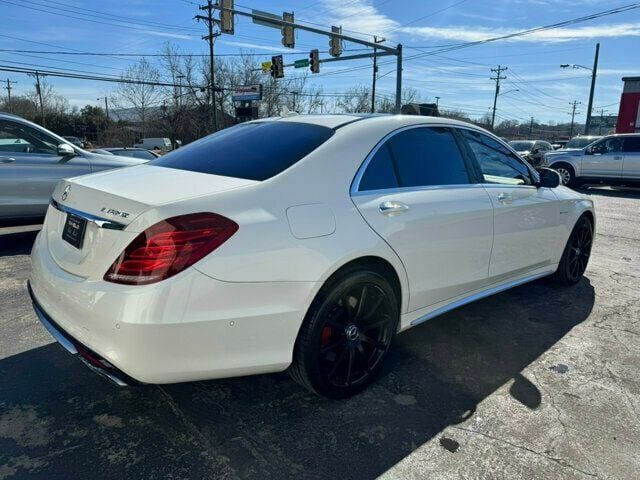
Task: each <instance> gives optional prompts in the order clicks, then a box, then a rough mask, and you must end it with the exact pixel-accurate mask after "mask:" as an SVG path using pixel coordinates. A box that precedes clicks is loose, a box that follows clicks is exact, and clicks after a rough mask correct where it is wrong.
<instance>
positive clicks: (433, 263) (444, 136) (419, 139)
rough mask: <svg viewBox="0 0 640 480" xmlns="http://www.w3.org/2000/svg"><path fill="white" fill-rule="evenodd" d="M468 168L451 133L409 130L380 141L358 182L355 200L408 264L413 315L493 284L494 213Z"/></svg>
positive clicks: (370, 221) (365, 217)
mask: <svg viewBox="0 0 640 480" xmlns="http://www.w3.org/2000/svg"><path fill="white" fill-rule="evenodd" d="M468 167H469V166H468V163H467V159H465V158H464V157H463V155H462V154H461V151H460V149H459V147H458V144H457V141H456V139H455V137H454V136H453V134H452V132H451V130H450V129H448V128H442V127H425V126H418V127H408V128H404V129H400V130H398V131H396V132H393V133H392V134H391V135H390V136H389V137H387V138H386V139H385V140H384V141H383V142H381V143H380V144H379V145H378V146H377V148H376V149H374V151H373V152H372V153H371V154H370V156H369V158H368V159H367V160H366V161H365V163H364V164H363V167H362V168H361V170H360V172H359V173H358V176H357V177H356V179H355V181H354V184H353V188H352V199H353V202H354V203H355V205H356V206H357V207H358V209H359V211H360V213H361V214H362V216H363V217H364V219H365V220H366V221H367V223H368V224H369V225H370V226H371V228H373V230H375V231H376V232H377V233H378V234H379V235H380V236H381V237H382V238H383V239H384V240H385V241H386V242H387V243H388V244H389V245H390V246H391V248H392V249H393V250H394V251H395V252H396V253H397V255H398V256H399V258H400V259H401V260H402V262H403V264H404V266H405V269H406V272H407V276H408V279H409V289H410V292H409V310H410V311H413V310H417V309H419V308H422V307H426V306H430V305H434V304H437V303H439V302H443V301H446V300H449V299H452V298H455V297H457V296H460V295H463V294H465V293H467V292H470V291H473V290H476V289H478V288H481V287H482V286H484V285H485V284H486V282H487V276H488V267H489V257H490V255H491V244H492V239H493V210H492V206H491V200H490V199H489V196H488V195H487V193H486V191H485V190H484V189H483V188H482V186H481V185H474V184H472V183H471V180H470V179H471V178H472V177H471V176H470V174H469V169H468Z"/></svg>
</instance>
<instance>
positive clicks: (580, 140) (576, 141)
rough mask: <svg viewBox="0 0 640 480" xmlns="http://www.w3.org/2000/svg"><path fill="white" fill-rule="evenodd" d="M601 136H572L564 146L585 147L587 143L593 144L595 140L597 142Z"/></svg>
mask: <svg viewBox="0 0 640 480" xmlns="http://www.w3.org/2000/svg"><path fill="white" fill-rule="evenodd" d="M599 138H600V137H576V138H572V139H571V140H569V141H568V142H567V144H566V145H565V146H564V148H584V147H586V146H587V145H590V144H592V143H593V142H595V141H596V140H598V139H599Z"/></svg>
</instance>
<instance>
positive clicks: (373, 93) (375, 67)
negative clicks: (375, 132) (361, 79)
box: [371, 37, 378, 113]
mask: <svg viewBox="0 0 640 480" xmlns="http://www.w3.org/2000/svg"><path fill="white" fill-rule="evenodd" d="M373 39H374V41H375V40H377V39H378V37H373ZM377 76H378V57H376V48H375V47H373V83H372V85H371V113H375V112H376V77H377Z"/></svg>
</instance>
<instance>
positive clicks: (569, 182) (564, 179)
mask: <svg viewBox="0 0 640 480" xmlns="http://www.w3.org/2000/svg"><path fill="white" fill-rule="evenodd" d="M551 168H553V169H554V170H555V171H556V172H558V174H559V175H560V183H561V184H562V185H565V186H567V187H573V188H578V187H579V186H580V182H579V181H577V180H576V171H575V170H574V169H573V167H572V166H571V165H569V164H568V163H556V164H555V165H553V167H551Z"/></svg>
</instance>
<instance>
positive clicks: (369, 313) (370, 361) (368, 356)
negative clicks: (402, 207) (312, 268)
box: [289, 267, 400, 398]
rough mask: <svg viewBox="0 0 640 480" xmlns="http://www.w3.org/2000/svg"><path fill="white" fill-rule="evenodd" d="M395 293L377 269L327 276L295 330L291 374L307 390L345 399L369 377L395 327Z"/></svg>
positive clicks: (379, 366)
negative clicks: (298, 329)
mask: <svg viewBox="0 0 640 480" xmlns="http://www.w3.org/2000/svg"><path fill="white" fill-rule="evenodd" d="M398 303H399V302H398V298H397V295H396V292H395V291H394V289H393V288H392V287H391V285H390V283H389V282H388V281H387V280H386V279H385V278H384V277H383V276H382V275H380V274H379V273H377V272H375V271H373V270H369V269H366V268H362V267H356V268H350V269H348V270H346V271H343V272H340V273H338V274H336V275H335V276H334V277H332V278H330V279H329V280H328V281H327V283H326V284H325V285H324V286H323V287H322V289H321V290H320V292H319V293H318V295H317V296H316V298H315V299H314V301H313V303H312V305H311V307H310V308H309V311H308V312H307V315H306V316H305V319H304V322H303V323H302V327H301V328H300V332H299V334H298V339H297V341H296V345H295V349H294V353H293V363H292V365H291V367H289V374H290V375H291V377H292V378H293V379H294V380H295V381H296V382H298V383H299V384H300V385H302V386H303V387H305V388H307V389H309V390H310V391H312V392H314V393H316V394H318V395H322V396H325V397H329V398H346V397H350V396H352V395H355V394H357V393H359V392H361V391H362V390H363V389H365V388H366V387H367V386H368V385H369V384H371V382H373V381H374V380H375V378H376V377H377V376H378V374H379V373H380V371H381V370H382V365H383V363H384V359H385V358H386V355H387V352H388V351H389V347H390V345H391V342H392V340H393V337H394V336H395V333H396V330H397V328H398V320H399V318H400V312H399V307H398Z"/></svg>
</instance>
